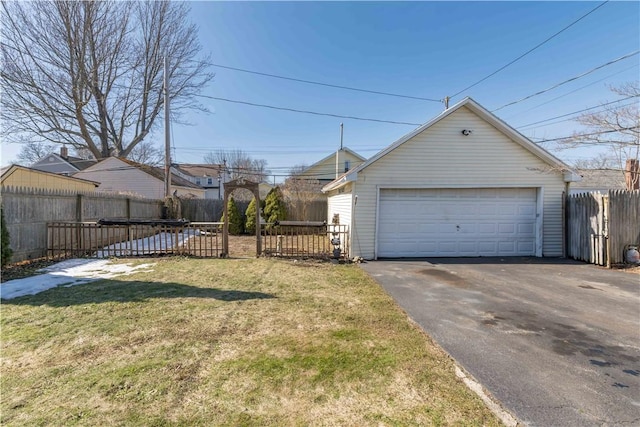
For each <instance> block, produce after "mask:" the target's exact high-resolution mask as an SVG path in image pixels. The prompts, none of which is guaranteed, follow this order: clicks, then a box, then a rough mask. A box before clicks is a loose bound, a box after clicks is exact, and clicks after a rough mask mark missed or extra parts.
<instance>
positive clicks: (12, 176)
mask: <svg viewBox="0 0 640 427" xmlns="http://www.w3.org/2000/svg"><path fill="white" fill-rule="evenodd" d="M1 174H2V175H1V176H0V186H2V187H22V188H36V189H42V190H66V191H74V192H76V191H77V192H87V191H96V187H98V186H99V185H100V183H98V182H94V181H89V180H86V179H79V178H75V177H70V176H65V175H58V174H55V173H51V172H45V171H41V170H36V169H30V168H26V167H24V166H19V165H11V166H7V167H6V168H2V169H1Z"/></svg>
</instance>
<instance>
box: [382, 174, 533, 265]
mask: <svg viewBox="0 0 640 427" xmlns="http://www.w3.org/2000/svg"><path fill="white" fill-rule="evenodd" d="M501 188H505V189H506V188H531V189H536V222H535V256H536V257H541V256H542V236H543V227H542V226H543V211H544V189H543V187H541V186H538V185H531V186H529V185H523V184H513V185H477V184H475V185H455V186H442V185H402V184H400V185H377V186H376V216H375V235H374V259H376V260H377V259H378V254H379V244H380V239H379V235H380V234H379V233H380V193H381V190H387V189H388V190H392V189H399V190H421V189H424V190H437V189H445V190H456V189H479V190H480V189H501Z"/></svg>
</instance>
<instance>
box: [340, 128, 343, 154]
mask: <svg viewBox="0 0 640 427" xmlns="http://www.w3.org/2000/svg"><path fill="white" fill-rule="evenodd" d="M343 131H344V124H343V123H340V150H342V134H343Z"/></svg>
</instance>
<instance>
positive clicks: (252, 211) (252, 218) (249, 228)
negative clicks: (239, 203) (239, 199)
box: [244, 197, 256, 234]
mask: <svg viewBox="0 0 640 427" xmlns="http://www.w3.org/2000/svg"><path fill="white" fill-rule="evenodd" d="M244 216H245V217H246V218H247V222H245V224H244V231H245V232H246V233H247V234H256V198H255V197H254V198H253V199H251V202H250V203H249V206H247V210H246V211H245V213H244Z"/></svg>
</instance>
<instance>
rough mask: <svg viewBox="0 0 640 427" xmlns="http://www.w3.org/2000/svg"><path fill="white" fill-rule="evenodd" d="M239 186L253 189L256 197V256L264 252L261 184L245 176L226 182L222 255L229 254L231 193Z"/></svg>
mask: <svg viewBox="0 0 640 427" xmlns="http://www.w3.org/2000/svg"><path fill="white" fill-rule="evenodd" d="M238 188H246V189H247V190H249V191H251V192H252V193H253V195H254V197H255V198H256V256H260V254H261V253H262V242H261V240H260V236H261V235H260V190H259V184H258V183H257V182H253V181H247V180H246V179H244V178H238V179H234V180H233V181H229V182H226V183H225V184H224V206H223V212H224V225H223V227H222V254H220V256H221V257H223V258H225V257H227V256H229V212H228V209H229V208H228V202H229V195H230V194H231V193H233V191H234V190H236V189H238Z"/></svg>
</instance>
